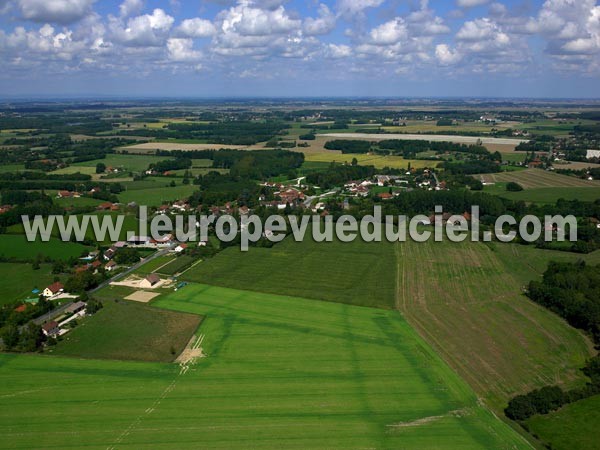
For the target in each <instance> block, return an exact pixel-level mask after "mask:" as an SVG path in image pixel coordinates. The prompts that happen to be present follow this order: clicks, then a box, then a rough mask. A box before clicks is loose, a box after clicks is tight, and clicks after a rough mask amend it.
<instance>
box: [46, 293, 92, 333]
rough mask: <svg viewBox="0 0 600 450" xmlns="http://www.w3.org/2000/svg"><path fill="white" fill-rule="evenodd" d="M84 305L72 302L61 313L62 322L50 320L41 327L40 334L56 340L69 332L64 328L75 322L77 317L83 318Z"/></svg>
mask: <svg viewBox="0 0 600 450" xmlns="http://www.w3.org/2000/svg"><path fill="white" fill-rule="evenodd" d="M85 308H86V304H85V303H84V302H74V303H71V304H70V305H68V306H67V307H66V308H65V309H64V310H63V311H61V313H60V314H61V316H62V317H63V319H62V320H60V321H58V320H56V319H55V320H51V321H49V322H46V323H44V324H43V325H42V332H43V333H44V335H45V336H47V337H53V338H56V337H58V336H62V335H63V334H65V333H68V332H69V329H68V328H64V327H65V325H67V324H68V323H70V322H72V321H74V320H76V319H77V318H79V317H84V316H85V312H86V310H85Z"/></svg>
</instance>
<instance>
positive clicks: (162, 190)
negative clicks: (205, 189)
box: [118, 179, 198, 206]
mask: <svg viewBox="0 0 600 450" xmlns="http://www.w3.org/2000/svg"><path fill="white" fill-rule="evenodd" d="M177 181H178V182H180V180H177ZM155 186H156V187H152V188H148V189H136V190H127V191H124V192H121V193H120V194H119V195H118V197H119V201H120V202H121V203H129V202H136V203H137V204H138V205H146V206H160V205H162V204H163V203H164V202H168V201H175V200H183V199H186V198H188V197H189V196H190V195H192V193H193V192H194V191H196V190H197V189H198V186H194V185H193V184H178V185H177V186H173V187H171V186H169V180H168V179H165V181H164V184H163V185H161V184H160V183H155Z"/></svg>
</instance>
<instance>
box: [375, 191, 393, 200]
mask: <svg viewBox="0 0 600 450" xmlns="http://www.w3.org/2000/svg"><path fill="white" fill-rule="evenodd" d="M377 197H379V198H380V199H381V200H389V199H391V198H392V197H394V196H393V195H392V194H390V193H389V192H381V193H380V194H378V195H377Z"/></svg>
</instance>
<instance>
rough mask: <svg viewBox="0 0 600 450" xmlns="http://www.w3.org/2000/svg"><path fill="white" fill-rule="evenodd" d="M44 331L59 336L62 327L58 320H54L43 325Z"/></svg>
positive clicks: (50, 335) (51, 335)
mask: <svg viewBox="0 0 600 450" xmlns="http://www.w3.org/2000/svg"><path fill="white" fill-rule="evenodd" d="M42 332H43V333H44V335H46V336H48V337H54V336H58V334H59V333H60V328H58V323H57V322H54V321H52V322H48V323H45V324H44V325H42Z"/></svg>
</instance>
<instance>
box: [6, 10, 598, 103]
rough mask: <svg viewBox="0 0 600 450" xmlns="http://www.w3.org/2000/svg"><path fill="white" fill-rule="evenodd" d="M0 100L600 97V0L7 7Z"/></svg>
mask: <svg viewBox="0 0 600 450" xmlns="http://www.w3.org/2000/svg"><path fill="white" fill-rule="evenodd" d="M0 62H1V64H2V69H3V70H2V71H1V73H0V96H4V97H7V96H50V97H59V96H96V95H97V96H129V97H137V96H145V97H172V96H178V97H182V96H184V97H229V96H249V97H252V96H289V97H295V96H317V97H318V96H398V97H402V96H413V97H434V96H444V97H454V96H474V97H480V96H485V97H547V98H548V97H552V98H555V97H579V98H598V97H600V82H599V81H600V6H599V5H598V3H597V1H596V0H547V1H541V0H510V1H509V0H499V1H494V0H447V1H440V0H438V1H434V0H429V1H427V0H333V1H328V0H309V1H294V0H290V1H281V0H237V1H236V0H212V1H196V0H193V1H189V0H188V1H183V0H167V1H158V0H145V1H144V0H121V1H110V0H109V1H106V0H103V1H95V0H0Z"/></svg>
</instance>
